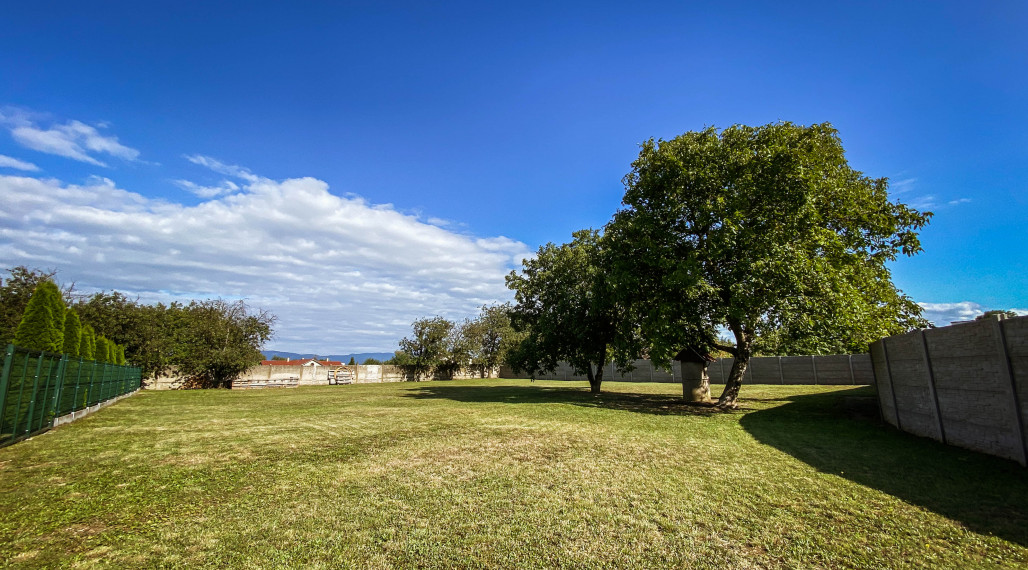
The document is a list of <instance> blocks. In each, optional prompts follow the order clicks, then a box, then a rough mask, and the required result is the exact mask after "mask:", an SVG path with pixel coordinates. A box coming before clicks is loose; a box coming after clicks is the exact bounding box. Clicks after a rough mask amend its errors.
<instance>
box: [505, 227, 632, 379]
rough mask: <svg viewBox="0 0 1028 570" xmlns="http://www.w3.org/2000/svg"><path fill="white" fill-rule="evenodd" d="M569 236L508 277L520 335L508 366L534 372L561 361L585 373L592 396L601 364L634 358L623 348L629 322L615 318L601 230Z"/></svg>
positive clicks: (514, 320) (618, 312)
mask: <svg viewBox="0 0 1028 570" xmlns="http://www.w3.org/2000/svg"><path fill="white" fill-rule="evenodd" d="M573 238H574V239H573V240H572V241H571V242H570V243H566V244H563V245H554V244H552V243H548V244H546V245H545V246H543V247H540V248H539V251H538V252H537V253H536V255H535V257H534V258H531V259H526V260H525V261H524V264H523V267H522V269H521V270H520V272H518V271H512V272H511V273H510V274H509V275H508V276H507V287H509V288H510V289H513V290H514V298H515V304H514V306H513V307H512V308H511V310H510V316H511V320H512V323H513V325H514V327H515V328H516V329H517V330H519V331H521V332H522V333H524V335H525V337H524V339H523V340H522V341H521V343H520V345H519V347H518V348H517V349H516V350H514V351H513V352H512V354H511V364H512V365H514V367H516V368H517V369H519V370H520V371H522V372H528V373H532V374H534V373H536V372H542V371H552V370H554V369H555V368H556V367H557V363H558V362H559V361H562V360H563V361H566V362H568V363H569V364H570V365H571V366H572V367H573V368H574V369H575V371H576V373H578V374H585V375H586V378H588V380H589V386H590V388H591V390H592V392H593V393H594V394H596V393H599V392H600V386H601V384H602V382H603V370H604V363H606V362H609V361H610V360H611V359H614V360H616V361H617V362H618V365H619V366H620V367H622V368H625V367H627V366H628V365H629V363H630V361H631V359H632V358H634V356H635V355H634V353H633V351H632V350H626V348H627V347H629V344H630V342H629V339H631V338H632V336H631V334H629V333H630V332H631V330H630V329H631V323H629V322H626V321H624V320H623V319H621V318H620V315H621V309H620V308H619V307H618V305H617V302H616V299H615V295H614V292H613V290H612V289H611V287H610V281H609V280H608V279H607V270H608V268H607V263H606V257H605V251H604V249H603V246H602V243H603V241H602V239H601V235H600V232H598V231H596V230H580V231H577V232H575V233H574V234H573ZM626 327H627V328H626ZM626 330H627V332H626Z"/></svg>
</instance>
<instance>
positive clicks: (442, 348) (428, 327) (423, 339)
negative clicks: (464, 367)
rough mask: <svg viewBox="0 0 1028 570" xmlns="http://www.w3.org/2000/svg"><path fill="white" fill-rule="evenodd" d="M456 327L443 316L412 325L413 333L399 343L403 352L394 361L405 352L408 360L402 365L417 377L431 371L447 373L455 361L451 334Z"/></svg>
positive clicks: (417, 321)
mask: <svg viewBox="0 0 1028 570" xmlns="http://www.w3.org/2000/svg"><path fill="white" fill-rule="evenodd" d="M453 328H454V324H453V323H452V322H451V321H448V320H446V319H444V318H442V317H432V318H425V319H418V320H416V321H414V323H412V324H411V329H412V334H411V336H410V337H404V338H403V339H401V340H400V350H399V351H397V353H396V357H394V360H399V359H400V354H401V353H403V354H404V355H405V356H406V357H407V359H405V362H404V363H403V364H399V363H398V362H397V364H398V365H399V366H406V367H408V368H410V369H411V371H412V373H413V374H414V376H415V378H421V377H423V376H426V375H428V374H429V373H430V372H433V371H436V372H444V371H445V370H447V369H449V367H450V365H451V363H452V362H453V360H454V357H453V354H452V353H451V348H452V347H453V344H454V343H453V342H451V338H450V335H451V333H452V332H453Z"/></svg>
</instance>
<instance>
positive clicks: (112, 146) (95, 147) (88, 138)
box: [0, 109, 139, 166]
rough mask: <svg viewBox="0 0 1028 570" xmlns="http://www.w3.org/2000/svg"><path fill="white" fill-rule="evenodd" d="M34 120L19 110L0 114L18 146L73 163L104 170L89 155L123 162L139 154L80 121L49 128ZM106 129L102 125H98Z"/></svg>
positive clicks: (116, 139)
mask: <svg viewBox="0 0 1028 570" xmlns="http://www.w3.org/2000/svg"><path fill="white" fill-rule="evenodd" d="M37 121H38V117H37V116H36V115H32V114H29V113H27V112H24V111H20V110H10V109H8V110H5V112H0V124H3V125H5V126H7V128H8V129H9V130H10V131H11V136H12V137H13V138H14V140H15V141H16V142H18V144H20V145H22V146H24V147H26V148H30V149H32V150H37V151H39V152H45V153H47V154H55V155H57V156H63V157H65V158H70V159H73V160H78V161H81V162H86V163H89V164H93V165H96V166H107V164H105V163H103V162H101V161H100V160H98V159H97V158H95V157H94V156H92V155H93V154H106V155H109V156H113V157H116V158H121V159H124V160H129V161H134V160H137V159H138V158H139V151H138V150H136V149H134V148H131V147H128V146H125V145H123V144H121V143H120V142H118V137H115V136H113V135H107V136H105V135H103V134H101V133H100V131H98V130H97V127H94V126H92V125H87V124H85V123H83V122H81V121H74V120H73V121H68V122H66V123H64V124H55V125H51V126H50V127H49V128H43V127H40V126H39V125H38V124H37ZM98 126H99V127H100V128H107V125H106V123H100V124H98Z"/></svg>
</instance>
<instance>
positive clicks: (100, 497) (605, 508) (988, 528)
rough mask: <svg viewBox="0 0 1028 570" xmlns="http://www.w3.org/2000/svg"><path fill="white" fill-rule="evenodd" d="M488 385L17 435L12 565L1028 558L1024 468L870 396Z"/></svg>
mask: <svg viewBox="0 0 1028 570" xmlns="http://www.w3.org/2000/svg"><path fill="white" fill-rule="evenodd" d="M604 390H605V393H604V394H602V395H601V396H600V397H593V396H591V395H590V394H588V391H587V388H583V387H581V385H576V384H571V383H562V382H535V383H528V382H527V381H508V380H499V381H498V380H484V381H482V380H474V381H455V382H431V383H403V384H384V385H354V386H339V387H337V386H331V387H311V388H297V389H291V390H260V391H237V392H230V391H190V392H143V393H141V394H139V395H137V396H134V397H132V398H129V399H127V400H124V401H122V402H119V403H118V404H116V405H114V406H111V407H110V408H107V409H105V410H103V411H101V412H98V413H96V414H94V415H92V416H89V417H87V418H85V419H83V420H81V421H78V422H75V423H73V424H70V425H68V426H63V427H61V428H58V429H56V430H53V431H52V432H49V433H47V434H44V435H42V436H38V437H36V438H33V439H31V440H29V441H26V442H23V443H20V444H17V445H15V446H12V447H9V448H5V449H0V561H5V562H6V564H7V565H10V566H26V567H62V566H64V567H70V566H83V567H91V566H115V567H142V566H145V567H151V566H168V567H196V566H206V567H241V568H267V567H315V568H317V567H321V568H335V567H484V566H492V567H524V568H528V567H541V566H542V567H568V568H570V567H576V568H577V567H666V566H688V567H697V568H747V567H753V568H761V567H789V568H792V567H832V568H846V567H853V568H867V567H897V568H904V567H908V568H918V567H924V568H928V567H952V568H968V567H990V566H991V567H1016V566H1019V565H1025V564H1028V477H1026V471H1025V470H1024V469H1022V468H1021V467H1019V466H1017V465H1015V464H1013V463H1011V462H1007V461H1003V460H999V459H995V458H991V457H987V456H984V455H978V454H974V453H970V452H965V451H962V450H959V449H955V448H951V447H946V446H942V445H939V444H936V443H934V442H931V441H928V440H923V439H919V438H914V437H912V436H909V435H906V434H902V433H899V432H897V431H895V430H892V429H891V428H888V427H887V426H884V425H882V424H881V423H879V421H878V417H877V412H876V410H875V408H874V400H873V397H872V396H873V393H872V392H871V391H870V389H868V388H858V389H853V388H831V387H813V386H805V387H799V386H747V387H744V389H743V392H742V395H743V397H744V399H743V400H742V402H741V403H742V405H743V409H741V410H739V411H737V412H733V413H725V414H720V413H712V412H711V410H710V409H708V408H704V407H697V406H689V405H685V404H683V403H682V402H681V401H680V399H679V394H680V387H679V386H678V385H674V384H633V383H606V384H604Z"/></svg>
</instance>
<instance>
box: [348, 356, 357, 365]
mask: <svg viewBox="0 0 1028 570" xmlns="http://www.w3.org/2000/svg"><path fill="white" fill-rule="evenodd" d="M346 364H347V365H348V366H353V365H355V364H357V360H356V359H355V358H354V357H352V356H351V357H350V361H349V362H347V363H346Z"/></svg>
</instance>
